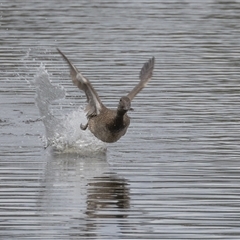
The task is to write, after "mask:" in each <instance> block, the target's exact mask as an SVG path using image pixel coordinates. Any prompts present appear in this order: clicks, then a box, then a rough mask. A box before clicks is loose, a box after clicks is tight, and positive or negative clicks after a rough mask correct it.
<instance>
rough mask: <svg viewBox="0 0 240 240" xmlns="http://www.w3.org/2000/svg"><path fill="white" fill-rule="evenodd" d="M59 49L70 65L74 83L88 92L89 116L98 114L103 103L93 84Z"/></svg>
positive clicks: (87, 110) (87, 113) (87, 112)
mask: <svg viewBox="0 0 240 240" xmlns="http://www.w3.org/2000/svg"><path fill="white" fill-rule="evenodd" d="M57 50H58V52H59V53H60V54H61V55H62V57H63V58H64V60H65V61H66V62H67V63H68V65H69V67H70V74H71V77H72V81H73V84H74V85H76V86H77V87H78V88H79V89H81V90H83V91H84V92H85V94H86V97H87V102H88V105H87V106H86V109H85V110H86V115H87V117H88V118H90V117H92V116H96V115H98V114H99V113H100V111H101V109H102V107H103V105H102V102H101V100H100V98H99V96H98V94H97V92H96V91H95V89H94V88H93V86H92V84H91V83H90V82H89V80H88V79H87V78H85V77H84V76H83V75H82V74H81V72H79V71H78V69H77V68H76V67H75V66H74V65H73V64H72V63H71V61H70V60H69V59H68V58H67V57H66V56H65V55H64V54H63V53H62V52H61V51H60V49H58V48H57Z"/></svg>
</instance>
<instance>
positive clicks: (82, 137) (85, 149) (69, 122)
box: [31, 64, 106, 154]
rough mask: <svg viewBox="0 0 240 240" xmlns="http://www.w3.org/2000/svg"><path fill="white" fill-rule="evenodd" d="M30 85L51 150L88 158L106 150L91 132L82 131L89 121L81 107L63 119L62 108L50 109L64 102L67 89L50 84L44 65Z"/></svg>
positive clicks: (104, 145)
mask: <svg viewBox="0 0 240 240" xmlns="http://www.w3.org/2000/svg"><path fill="white" fill-rule="evenodd" d="M31 84H32V85H33V86H34V87H35V89H36V97H35V102H36V105H37V107H38V109H39V112H40V115H41V118H42V121H43V124H44V126H45V130H46V141H47V146H52V147H53V149H54V150H55V151H57V152H60V153H66V152H72V153H73V152H77V153H82V154H87V153H90V152H99V151H105V150H106V144H104V143H102V142H101V141H99V140H98V139H96V138H95V137H94V136H93V135H92V134H91V133H90V132H89V131H88V130H87V131H82V130H81V129H80V123H81V122H85V121H86V117H85V114H84V111H83V108H82V107H79V108H78V109H77V110H74V111H72V112H70V113H68V114H66V115H64V114H63V110H62V107H63V106H60V109H58V110H57V111H56V110H55V111H54V113H53V111H52V110H51V105H52V104H53V103H54V102H55V101H57V100H60V99H65V89H64V88H63V86H60V85H53V84H52V83H51V81H50V78H49V74H48V72H47V70H46V69H45V66H44V65H43V64H41V66H40V67H39V69H38V72H37V74H36V75H35V77H34V80H33V81H32V82H31Z"/></svg>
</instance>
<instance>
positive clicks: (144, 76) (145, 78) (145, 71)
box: [127, 57, 155, 100]
mask: <svg viewBox="0 0 240 240" xmlns="http://www.w3.org/2000/svg"><path fill="white" fill-rule="evenodd" d="M154 62H155V58H154V57H152V58H150V59H149V60H148V62H146V63H144V65H143V67H142V69H141V71H140V73H139V78H140V82H139V83H138V84H137V85H136V87H134V88H133V90H132V91H131V92H130V93H129V94H128V95H127V97H128V98H129V99H130V100H133V98H134V97H135V96H136V95H137V94H138V93H139V92H140V91H141V90H142V89H143V88H144V87H145V86H146V85H147V83H148V82H149V81H150V79H151V77H152V72H153V68H154Z"/></svg>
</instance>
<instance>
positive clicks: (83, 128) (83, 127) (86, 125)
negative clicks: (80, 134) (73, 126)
mask: <svg viewBox="0 0 240 240" xmlns="http://www.w3.org/2000/svg"><path fill="white" fill-rule="evenodd" d="M80 128H81V129H82V130H86V129H87V128H88V122H87V123H86V124H85V125H83V124H82V123H81V124H80Z"/></svg>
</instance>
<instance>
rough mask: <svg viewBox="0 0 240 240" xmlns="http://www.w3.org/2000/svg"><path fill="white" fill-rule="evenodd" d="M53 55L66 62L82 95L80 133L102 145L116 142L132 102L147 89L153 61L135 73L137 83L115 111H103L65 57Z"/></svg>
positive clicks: (88, 85)
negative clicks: (83, 118) (83, 115)
mask: <svg viewBox="0 0 240 240" xmlns="http://www.w3.org/2000/svg"><path fill="white" fill-rule="evenodd" d="M57 51H58V52H59V53H60V55H61V56H62V57H63V59H64V60H65V61H66V62H67V64H68V66H69V68H70V75H71V78H72V82H73V84H74V85H76V86H77V87H78V88H79V89H80V90H82V91H84V93H85V95H86V98H87V105H86V108H85V112H86V117H87V123H86V124H85V125H83V124H80V128H81V129H82V130H86V129H89V130H90V131H91V133H92V134H93V135H94V136H95V137H96V138H98V139H99V140H101V141H102V142H106V143H114V142H117V141H118V140H119V139H120V138H121V137H122V136H124V135H125V134H126V132H127V129H128V127H129V125H130V117H129V116H128V114H127V112H128V111H129V110H132V108H131V102H132V100H133V98H134V97H135V96H136V95H137V94H138V93H139V92H140V91H141V90H142V89H143V88H144V87H145V86H146V85H147V83H148V82H149V81H150V79H151V78H152V74H153V69H154V63H155V58H154V57H152V58H150V59H149V60H148V61H147V62H145V63H144V64H143V67H142V69H141V71H140V73H139V78H140V81H139V82H138V84H137V85H136V86H135V87H134V88H133V89H132V90H131V91H130V92H129V93H128V94H127V96H123V97H121V98H120V100H119V103H118V106H117V108H116V109H109V108H107V107H106V106H105V105H104V104H103V103H102V101H101V99H100V97H99V96H98V94H97V92H96V90H95V89H94V87H93V85H92V84H91V83H90V81H89V80H88V79H87V78H86V77H84V76H83V75H82V73H81V72H80V71H79V70H78V69H77V68H76V66H75V65H73V63H72V62H71V61H70V60H69V59H68V58H67V57H66V56H65V54H64V53H63V52H62V51H61V50H60V49H59V48H57Z"/></svg>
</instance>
